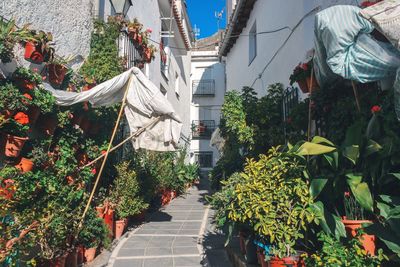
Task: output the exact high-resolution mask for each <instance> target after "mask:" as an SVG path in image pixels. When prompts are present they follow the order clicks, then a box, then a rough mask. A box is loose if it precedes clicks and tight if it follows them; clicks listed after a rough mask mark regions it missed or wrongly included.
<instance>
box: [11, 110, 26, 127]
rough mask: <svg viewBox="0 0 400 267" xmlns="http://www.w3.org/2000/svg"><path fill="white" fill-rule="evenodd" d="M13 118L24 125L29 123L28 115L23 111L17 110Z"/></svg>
mask: <svg viewBox="0 0 400 267" xmlns="http://www.w3.org/2000/svg"><path fill="white" fill-rule="evenodd" d="M14 120H15V121H16V122H18V123H19V124H22V125H25V124H28V123H29V117H28V115H26V114H25V113H23V112H18V113H17V114H15V115H14Z"/></svg>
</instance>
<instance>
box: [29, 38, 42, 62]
mask: <svg viewBox="0 0 400 267" xmlns="http://www.w3.org/2000/svg"><path fill="white" fill-rule="evenodd" d="M24 58H25V59H26V60H28V61H29V62H32V63H35V64H40V63H42V62H43V60H44V56H43V54H42V52H41V51H40V49H39V46H38V45H36V44H35V43H33V42H27V43H26V45H25V54H24Z"/></svg>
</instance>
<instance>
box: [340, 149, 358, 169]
mask: <svg viewBox="0 0 400 267" xmlns="http://www.w3.org/2000/svg"><path fill="white" fill-rule="evenodd" d="M342 154H343V156H344V157H346V158H348V159H349V160H350V161H351V162H352V163H353V164H354V165H356V163H357V160H358V158H359V157H360V147H359V146H358V145H351V146H346V147H345V148H344V149H343V152H342Z"/></svg>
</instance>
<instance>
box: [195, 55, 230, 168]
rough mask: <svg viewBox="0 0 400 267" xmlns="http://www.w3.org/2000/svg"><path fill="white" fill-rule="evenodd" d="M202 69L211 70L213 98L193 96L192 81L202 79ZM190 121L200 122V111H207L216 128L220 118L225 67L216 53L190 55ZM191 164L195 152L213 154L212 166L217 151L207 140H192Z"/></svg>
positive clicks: (218, 156)
mask: <svg viewBox="0 0 400 267" xmlns="http://www.w3.org/2000/svg"><path fill="white" fill-rule="evenodd" d="M204 68H212V71H211V72H212V74H211V77H206V78H207V79H209V78H211V79H213V80H214V81H215V95H214V96H193V86H192V82H193V81H198V80H201V79H203V78H204V77H203V73H204ZM190 84H191V107H190V109H191V111H190V115H191V121H194V120H202V119H204V118H203V117H202V114H200V113H201V112H202V111H201V109H207V111H206V112H207V113H208V114H209V115H210V117H209V118H207V119H209V120H214V121H215V125H216V126H218V125H219V123H220V118H221V106H222V104H223V102H224V95H225V65H224V64H223V63H220V62H219V61H218V53H217V51H196V52H193V53H192V72H191V83H190ZM190 151H191V162H194V160H195V156H194V153H196V152H213V165H214V166H215V164H216V163H217V161H218V159H219V158H220V154H219V152H218V150H217V149H216V148H214V147H211V146H210V140H209V139H199V140H198V139H192V141H191V145H190Z"/></svg>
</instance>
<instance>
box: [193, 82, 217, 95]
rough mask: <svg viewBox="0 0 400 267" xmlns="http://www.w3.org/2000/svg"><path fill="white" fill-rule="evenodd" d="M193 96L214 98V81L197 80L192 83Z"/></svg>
mask: <svg viewBox="0 0 400 267" xmlns="http://www.w3.org/2000/svg"><path fill="white" fill-rule="evenodd" d="M192 87H193V95H194V96H214V95H215V80H198V81H193V83H192Z"/></svg>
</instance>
